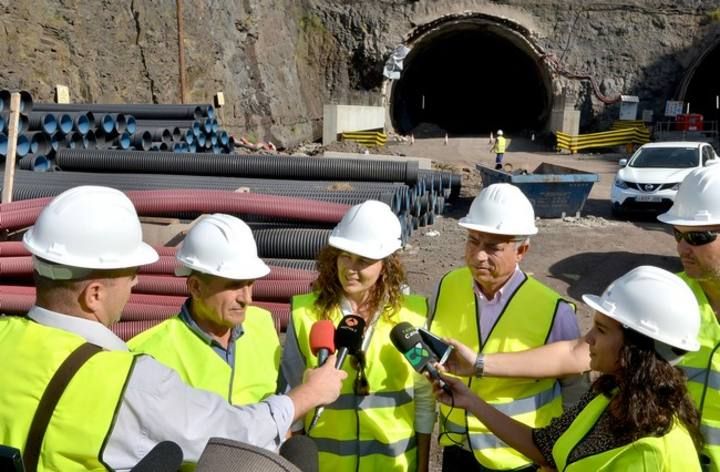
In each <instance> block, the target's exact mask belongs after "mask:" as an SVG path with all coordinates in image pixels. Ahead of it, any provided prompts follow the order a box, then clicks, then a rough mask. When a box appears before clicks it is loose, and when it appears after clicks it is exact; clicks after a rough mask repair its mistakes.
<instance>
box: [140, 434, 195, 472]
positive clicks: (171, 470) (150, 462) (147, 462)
mask: <svg viewBox="0 0 720 472" xmlns="http://www.w3.org/2000/svg"><path fill="white" fill-rule="evenodd" d="M182 461H183V452H182V449H180V446H178V445H177V444H175V443H174V442H172V441H162V442H159V443H157V444H156V445H155V447H153V448H152V449H150V452H148V453H147V454H146V455H145V457H143V458H142V460H141V461H140V462H138V463H137V465H135V467H133V468H132V469H131V470H130V472H176V471H177V470H178V469H179V468H180V467H181V466H182Z"/></svg>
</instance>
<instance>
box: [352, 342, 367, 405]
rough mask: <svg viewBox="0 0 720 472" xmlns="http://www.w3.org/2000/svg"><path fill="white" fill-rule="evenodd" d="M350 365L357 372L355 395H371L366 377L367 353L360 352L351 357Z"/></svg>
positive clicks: (354, 387)
mask: <svg viewBox="0 0 720 472" xmlns="http://www.w3.org/2000/svg"><path fill="white" fill-rule="evenodd" d="M350 365H351V366H352V368H353V369H355V370H356V371H357V375H356V377H355V381H354V382H353V392H355V395H360V396H365V395H369V394H370V384H369V383H368V380H367V377H365V353H364V352H363V351H358V352H357V353H355V355H353V356H351V357H350Z"/></svg>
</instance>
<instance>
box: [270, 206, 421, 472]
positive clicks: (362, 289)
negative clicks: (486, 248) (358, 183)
mask: <svg viewBox="0 0 720 472" xmlns="http://www.w3.org/2000/svg"><path fill="white" fill-rule="evenodd" d="M400 236H401V227H400V222H399V221H398V219H397V217H396V216H395V214H393V212H392V210H391V209H390V207H388V206H387V205H386V204H384V203H381V202H378V201H374V200H368V201H366V202H364V203H362V204H360V205H356V206H354V207H352V208H351V209H350V210H349V211H348V212H347V213H346V214H345V216H344V217H343V218H342V220H341V221H340V223H338V225H337V226H336V227H335V229H334V230H333V232H332V234H331V236H330V238H329V241H328V243H329V244H328V246H326V247H325V248H324V249H323V250H322V251H321V252H320V254H319V255H318V259H317V266H318V271H319V276H318V278H317V280H316V281H315V283H314V285H313V292H311V293H308V294H305V295H299V296H296V297H294V298H293V310H292V319H291V321H290V325H289V327H288V334H287V339H286V342H285V349H284V352H283V359H282V362H281V371H282V376H283V377H284V379H285V380H286V381H287V382H288V384H289V385H290V386H294V385H296V384H297V383H298V382H300V381H301V379H302V372H303V371H304V370H305V369H306V368H307V367H312V366H314V365H316V363H317V360H316V359H315V356H313V355H312V353H311V347H310V341H309V333H310V330H311V327H312V325H313V324H314V323H315V322H317V321H319V320H331V321H332V322H333V324H334V325H335V326H337V325H338V323H339V322H340V320H341V319H342V318H343V316H345V315H348V314H355V315H359V316H361V317H362V318H363V319H364V320H365V324H366V330H365V333H364V337H363V343H362V348H361V352H360V353H359V354H358V355H357V356H352V357H350V359H349V360H350V361H351V362H345V363H344V365H343V369H344V370H345V371H347V372H348V379H346V381H345V382H344V383H343V388H342V393H341V396H340V399H339V400H338V401H337V402H335V403H334V404H332V405H329V406H328V407H327V409H326V410H325V411H324V412H323V413H322V415H320V417H319V421H318V422H317V423H316V424H315V425H314V426H313V427H312V429H310V431H309V433H308V434H309V435H310V436H311V437H312V438H313V439H314V440H315V442H316V443H317V445H318V449H319V451H320V456H319V457H320V470H321V471H333V472H340V471H349V470H355V471H368V472H369V471H376V470H382V471H389V470H395V471H406V470H411V471H414V470H427V464H428V454H429V441H430V433H431V432H432V427H433V423H434V401H433V398H432V392H431V386H430V384H429V383H428V382H427V381H426V380H425V379H423V378H422V377H421V376H419V375H418V374H417V373H415V371H414V370H413V369H412V367H411V366H410V364H409V363H408V362H407V361H406V360H405V358H404V357H403V356H402V354H401V353H400V352H399V351H398V350H397V349H395V347H394V346H393V344H392V343H391V341H390V331H391V330H392V328H393V327H394V326H395V325H397V324H398V323H400V322H408V323H410V324H412V325H413V326H422V325H424V324H425V316H426V309H427V303H426V300H425V298H423V297H419V296H413V295H404V294H403V292H402V288H403V286H404V282H405V271H404V269H403V267H402V265H401V263H400V259H399V257H398V255H397V253H396V252H397V250H398V249H400V247H401V242H400ZM312 416H313V415H308V416H307V417H306V419H305V424H304V427H305V429H306V430H307V429H308V427H309V426H310V424H311V421H312V420H311V418H312ZM300 428H301V427H300V425H297V427H296V428H293V429H296V430H299V429H300Z"/></svg>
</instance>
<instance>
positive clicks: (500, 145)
mask: <svg viewBox="0 0 720 472" xmlns="http://www.w3.org/2000/svg"><path fill="white" fill-rule="evenodd" d="M495 153H496V154H504V153H505V136H498V137H497V138H496V139H495Z"/></svg>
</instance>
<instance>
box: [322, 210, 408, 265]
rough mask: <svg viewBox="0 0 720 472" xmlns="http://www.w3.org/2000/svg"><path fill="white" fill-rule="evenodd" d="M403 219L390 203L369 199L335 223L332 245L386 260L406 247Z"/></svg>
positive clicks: (364, 255)
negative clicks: (404, 245) (402, 239)
mask: <svg viewBox="0 0 720 472" xmlns="http://www.w3.org/2000/svg"><path fill="white" fill-rule="evenodd" d="M401 234H402V229H401V227H400V221H399V220H398V219H397V216H395V213H393V212H392V210H391V209H390V207H389V206H387V205H386V204H385V203H382V202H378V201H377V200H367V201H366V202H363V203H361V204H359V205H355V206H354V207H352V208H350V209H349V210H348V212H347V213H345V215H344V216H343V217H342V220H340V223H338V224H337V226H335V228H334V229H333V231H332V233H331V234H330V238H329V239H328V244H329V245H330V246H332V247H334V248H337V249H341V250H343V251H347V252H349V253H352V254H357V255H358V256H362V257H367V258H368V259H384V258H386V257H387V256H389V255H390V254H392V253H394V252H395V251H397V250H398V249H400V247H401V246H402V242H401V241H400V237H401Z"/></svg>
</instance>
